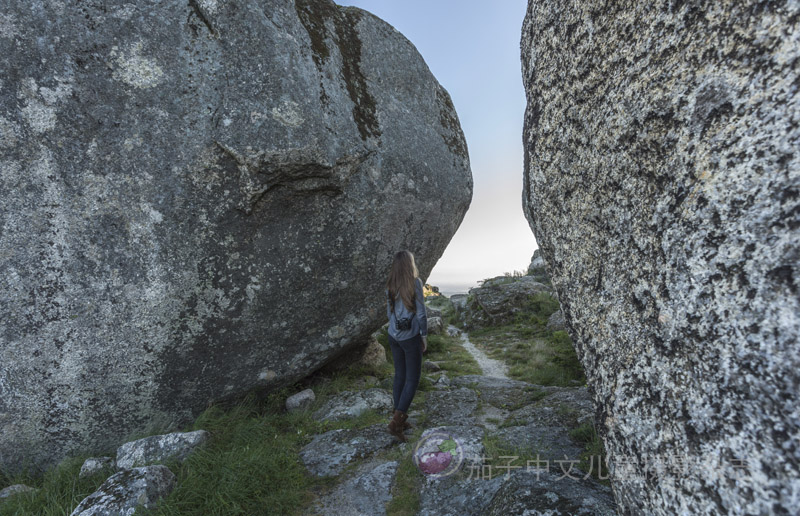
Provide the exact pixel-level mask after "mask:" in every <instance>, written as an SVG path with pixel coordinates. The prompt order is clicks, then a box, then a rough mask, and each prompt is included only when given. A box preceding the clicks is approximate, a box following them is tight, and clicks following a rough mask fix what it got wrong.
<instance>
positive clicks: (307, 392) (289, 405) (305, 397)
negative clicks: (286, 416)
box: [286, 389, 317, 412]
mask: <svg viewBox="0 0 800 516" xmlns="http://www.w3.org/2000/svg"><path fill="white" fill-rule="evenodd" d="M315 399H317V396H316V394H314V391H313V390H312V389H303V390H302V391H300V392H298V393H295V394H292V395H291V396H289V397H288V398H286V410H287V411H288V412H296V411H299V410H303V409H305V408H308V407H309V406H310V405H311V404H312V403H314V400H315Z"/></svg>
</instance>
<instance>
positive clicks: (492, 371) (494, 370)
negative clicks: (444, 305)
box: [448, 324, 508, 379]
mask: <svg viewBox="0 0 800 516" xmlns="http://www.w3.org/2000/svg"><path fill="white" fill-rule="evenodd" d="M448 331H451V332H452V331H458V332H459V333H460V335H461V345H462V346H464V349H466V350H467V351H469V354H470V355H472V356H473V358H475V360H476V361H477V362H478V365H479V366H480V367H481V371H483V376H491V377H493V378H505V379H508V375H507V374H506V373H508V366H506V365H505V364H504V363H503V362H501V361H499V360H495V359H493V358H489V357H488V356H486V353H484V352H483V351H481V350H480V349H478V348H476V347H475V344H473V343H472V342H470V341H469V335H467V333H466V332H464V331H461V330H459V329H458V328H456V327H455V326H453V325H452V324H451V325H449V326H448Z"/></svg>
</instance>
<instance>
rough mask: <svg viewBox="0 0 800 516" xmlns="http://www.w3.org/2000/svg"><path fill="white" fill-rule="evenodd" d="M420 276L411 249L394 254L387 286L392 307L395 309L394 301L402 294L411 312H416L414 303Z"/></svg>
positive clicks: (401, 296)
mask: <svg viewBox="0 0 800 516" xmlns="http://www.w3.org/2000/svg"><path fill="white" fill-rule="evenodd" d="M418 277H419V271H418V270H417V264H416V263H414V255H413V254H411V251H407V250H403V251H398V252H397V253H395V255H394V260H393V261H392V268H391V270H390V271H389V279H388V280H387V281H386V288H387V289H388V290H389V299H390V300H391V302H392V309H393V310H394V302H395V300H396V299H397V297H398V294H399V296H400V299H402V300H403V304H404V305H406V308H408V310H409V311H410V312H414V313H416V311H417V310H416V306H417V305H416V304H415V303H414V291H415V288H416V285H415V281H416V279H417V278H418Z"/></svg>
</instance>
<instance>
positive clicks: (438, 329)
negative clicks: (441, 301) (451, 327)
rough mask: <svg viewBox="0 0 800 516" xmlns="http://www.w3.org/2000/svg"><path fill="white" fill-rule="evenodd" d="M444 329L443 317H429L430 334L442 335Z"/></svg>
mask: <svg viewBox="0 0 800 516" xmlns="http://www.w3.org/2000/svg"><path fill="white" fill-rule="evenodd" d="M443 331H444V323H443V322H442V318H441V317H431V318H430V319H428V335H441V334H442V332H443Z"/></svg>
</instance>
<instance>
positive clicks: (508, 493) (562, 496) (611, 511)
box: [481, 465, 617, 516]
mask: <svg viewBox="0 0 800 516" xmlns="http://www.w3.org/2000/svg"><path fill="white" fill-rule="evenodd" d="M583 476H584V475H583V474H576V473H575V471H572V470H570V469H569V465H564V466H563V470H562V469H561V466H559V467H557V468H555V470H552V468H550V467H549V466H548V467H547V468H546V470H545V468H544V466H542V469H541V470H537V469H536V468H531V469H527V468H522V469H518V470H515V471H514V472H513V473H511V474H510V475H508V477H509V478H508V479H507V480H506V479H504V480H505V481H504V482H503V485H502V486H501V487H500V488H499V489H498V490H497V491H496V492H495V494H494V497H493V498H492V500H491V502H489V504H488V506H487V507H486V509H485V511H484V512H482V513H481V514H482V515H486V516H616V514H617V507H616V504H615V503H614V498H613V496H612V494H611V489H609V488H608V487H606V486H604V485H602V484H599V483H597V482H594V481H592V480H589V479H584V478H583Z"/></svg>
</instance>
